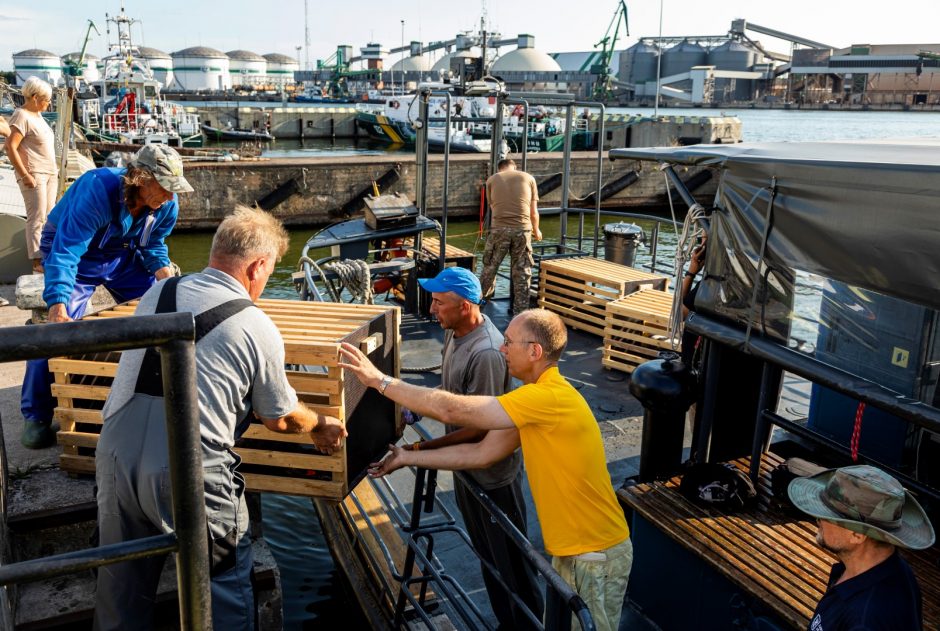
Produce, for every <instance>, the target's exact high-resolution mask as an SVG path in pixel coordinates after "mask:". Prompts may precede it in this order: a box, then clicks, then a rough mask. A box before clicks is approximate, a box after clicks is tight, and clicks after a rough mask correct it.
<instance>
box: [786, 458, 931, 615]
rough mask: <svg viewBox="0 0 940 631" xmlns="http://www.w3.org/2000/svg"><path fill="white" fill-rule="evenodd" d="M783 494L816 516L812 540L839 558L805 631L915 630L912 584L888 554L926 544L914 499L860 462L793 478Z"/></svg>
mask: <svg viewBox="0 0 940 631" xmlns="http://www.w3.org/2000/svg"><path fill="white" fill-rule="evenodd" d="M788 493H789V496H790V500H791V501H792V502H793V504H794V505H795V506H796V507H797V508H799V509H800V510H801V511H803V512H804V513H806V514H808V515H810V516H812V517H815V518H816V523H817V527H818V530H817V532H816V543H817V544H819V546H820V547H822V548H823V549H825V550H827V551H829V552H831V553H832V554H833V555H834V556H835V557H836V558H838V559H839V563H836V564H835V565H833V566H832V570H831V572H830V574H829V582H828V585H827V588H826V593H825V594H823V597H822V599H821V600H820V601H819V604H818V605H817V606H816V611H815V612H814V613H813V617H812V619H811V621H810V625H809V629H810V631H835V630H839V629H844V630H849V629H897V630H898V631H906V630H908V629H909V630H910V631H917V630H919V629H922V628H923V612H922V605H921V595H920V587H919V586H918V584H917V579H916V578H915V577H914V573H913V572H912V571H911V568H910V566H909V565H908V564H907V562H906V561H905V560H904V559H903V558H901V556H900V555H899V554H898V552H897V550H896V547H902V548H910V549H913V550H921V549H924V548H929V547H930V546H932V545H933V543H934V539H935V538H934V531H933V527H932V526H931V525H930V521H929V520H928V518H927V515H926V513H924V509H923V508H921V506H920V504H918V503H917V500H916V499H914V496H913V495H911V494H910V493H908V492H907V491H905V490H904V487H902V486H901V484H900V483H899V482H898V481H897V480H896V479H894V478H893V477H891V476H890V475H888V474H887V473H885V472H884V471H881V470H880V469H876V468H875V467H870V466H867V465H859V466H851V467H842V468H840V469H830V470H828V471H824V472H822V473H819V474H817V475H814V476H812V477H809V478H797V479H796V480H793V481H792V482H791V483H790V487H789V489H788Z"/></svg>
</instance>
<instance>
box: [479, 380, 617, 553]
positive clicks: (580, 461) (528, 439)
mask: <svg viewBox="0 0 940 631" xmlns="http://www.w3.org/2000/svg"><path fill="white" fill-rule="evenodd" d="M497 400H498V401H499V403H500V405H502V406H503V409H504V410H506V414H508V415H509V418H511V419H512V422H513V423H514V424H515V425H516V427H517V428H518V429H519V437H520V439H521V442H522V456H523V459H524V462H525V469H526V474H527V475H528V477H529V486H530V487H531V489H532V498H533V500H534V501H535V510H536V512H537V513H538V516H539V523H540V524H541V526H542V538H543V539H544V540H545V549H546V550H547V551H548V552H549V554H552V555H555V556H572V555H576V554H583V553H585V552H597V551H599V550H605V549H607V548H609V547H611V546H614V545H617V544H618V543H621V542H622V541H624V540H626V539H627V537H629V536H630V530H629V528H628V527H627V521H626V519H624V516H623V510H621V508H620V504H619V503H618V502H617V496H616V495H615V494H614V489H613V487H612V486H611V483H610V475H609V474H608V473H607V459H606V457H605V456H604V441H603V440H602V439H601V432H600V428H599V427H598V426H597V420H596V419H595V418H594V414H593V413H592V412H591V408H590V407H588V404H587V401H585V400H584V397H582V396H581V394H580V393H579V392H578V391H577V390H575V389H574V387H572V385H571V384H570V383H568V382H567V381H566V380H565V379H564V377H562V376H561V373H559V372H558V368H556V367H552V368H549V369H548V370H546V371H545V372H544V373H542V375H541V376H540V377H539V379H538V381H537V382H536V383H532V384H526V385H524V386H522V387H521V388H517V389H515V390H513V391H512V392H508V393H506V394H504V395H502V396H500V397H497Z"/></svg>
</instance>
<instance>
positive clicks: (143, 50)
mask: <svg viewBox="0 0 940 631" xmlns="http://www.w3.org/2000/svg"><path fill="white" fill-rule="evenodd" d="M137 51H138V52H139V53H140V58H141V59H143V60H144V61H146V62H147V63H148V65H149V66H150V70H151V71H153V78H154V79H156V80H157V81H159V82H160V83H161V84H163V86H164V87H169V86H172V85H173V58H172V57H170V54H169V53H165V52H163V51H162V50H158V49H156V48H150V47H149V46H138V47H137Z"/></svg>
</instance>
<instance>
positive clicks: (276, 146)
mask: <svg viewBox="0 0 940 631" xmlns="http://www.w3.org/2000/svg"><path fill="white" fill-rule="evenodd" d="M305 105H309V104H305ZM607 113H608V114H610V115H611V116H615V115H642V116H652V115H653V113H654V110H653V109H652V108H629V109H628V108H620V107H612V108H609V109H608V110H607ZM659 115H660V116H722V115H728V116H737V117H738V118H739V119H741V123H742V127H743V130H744V140H745V142H779V141H800V140H803V141H807V140H870V139H885V138H923V137H925V136H934V137H940V115H938V114H936V113H934V112H836V111H825V110H769V109H722V110H717V109H703V108H660V110H659ZM617 124H618V123H617V122H613V121H611V122H608V123H607V126H608V128H610V127H611V126H616V125H617ZM235 144H237V143H235ZM389 151H401V152H412V150H410V149H396V148H389V147H388V146H383V145H381V144H376V143H375V142H374V141H371V140H366V139H360V140H356V139H350V138H338V139H336V140H334V141H330V140H309V139H308V140H278V141H276V142H274V143H271V144H270V145H269V146H268V147H267V148H266V149H265V150H264V151H263V153H262V155H263V156H265V157H271V158H283V157H294V156H309V155H322V154H335V155H338V156H346V155H355V154H381V153H387V152H389Z"/></svg>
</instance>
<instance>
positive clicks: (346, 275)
mask: <svg viewBox="0 0 940 631" xmlns="http://www.w3.org/2000/svg"><path fill="white" fill-rule="evenodd" d="M324 267H325V268H326V269H327V270H329V271H331V272H333V273H334V274H336V276H337V278H338V279H339V282H340V284H341V286H342V287H344V288H345V289H346V291H348V292H349V293H350V294H351V295H352V297H353V301H355V302H359V303H362V304H364V305H371V304H373V302H372V301H373V293H372V274H371V273H370V272H369V264H368V263H366V262H365V261H362V260H359V259H343V260H342V261H333V262H332V263H327V264H326V265H324Z"/></svg>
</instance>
